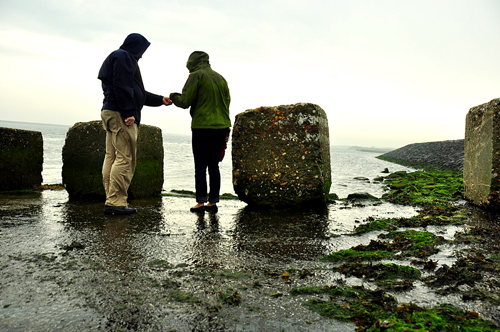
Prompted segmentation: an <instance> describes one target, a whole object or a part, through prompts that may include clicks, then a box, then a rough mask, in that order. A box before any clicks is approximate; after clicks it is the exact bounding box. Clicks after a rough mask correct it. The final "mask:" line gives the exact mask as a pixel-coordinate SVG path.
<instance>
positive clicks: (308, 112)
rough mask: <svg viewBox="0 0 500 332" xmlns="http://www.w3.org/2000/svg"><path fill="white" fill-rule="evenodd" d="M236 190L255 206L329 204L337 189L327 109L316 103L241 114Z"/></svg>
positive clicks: (235, 136)
mask: <svg viewBox="0 0 500 332" xmlns="http://www.w3.org/2000/svg"><path fill="white" fill-rule="evenodd" d="M232 159H233V186H234V190H235V192H236V194H237V195H238V197H239V198H240V199H241V200H242V201H244V202H246V203H247V204H249V205H257V206H267V207H271V208H282V207H287V206H292V207H297V206H305V205H308V206H310V205H324V204H325V203H326V199H327V195H328V193H329V191H330V186H331V168H330V140H329V133H328V119H327V117H326V113H325V111H323V109H321V107H319V106H318V105H314V104H295V105H283V106H276V107H260V108H257V109H253V110H247V111H245V112H243V113H240V114H237V115H236V121H235V123H234V127H233V133H232Z"/></svg>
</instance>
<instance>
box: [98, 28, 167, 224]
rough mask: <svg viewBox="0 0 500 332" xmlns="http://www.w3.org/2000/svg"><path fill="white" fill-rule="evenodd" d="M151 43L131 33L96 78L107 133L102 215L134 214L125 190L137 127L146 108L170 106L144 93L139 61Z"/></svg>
mask: <svg viewBox="0 0 500 332" xmlns="http://www.w3.org/2000/svg"><path fill="white" fill-rule="evenodd" d="M150 44H151V43H150V42H149V41H148V40H147V39H146V38H145V37H144V36H142V35H140V34H138V33H132V34H130V35H128V36H127V38H125V41H124V42H123V45H122V46H120V48H119V49H118V50H116V51H113V52H112V53H111V54H110V55H108V57H107V58H106V59H105V60H104V62H103V64H102V66H101V69H100V70H99V75H98V78H99V79H100V80H101V82H102V91H103V94H104V100H103V105H102V109H101V118H102V125H103V127H104V129H105V130H106V155H105V157H104V163H103V166H102V179H103V185H104V190H105V192H106V203H105V205H104V213H105V214H133V213H136V212H137V211H136V209H134V208H131V207H129V206H128V203H127V198H128V194H127V190H128V188H129V186H130V182H131V181H132V177H133V176H134V172H135V166H136V155H137V135H138V126H139V124H140V122H141V110H142V107H143V106H144V105H146V106H161V105H166V106H168V105H170V104H172V102H171V101H170V99H169V98H168V97H163V96H160V95H156V94H153V93H150V92H148V91H146V90H145V88H144V84H143V82H142V77H141V71H140V70H139V64H138V61H139V59H140V58H141V57H142V55H143V54H144V52H145V51H146V49H147V48H148V47H149V45H150Z"/></svg>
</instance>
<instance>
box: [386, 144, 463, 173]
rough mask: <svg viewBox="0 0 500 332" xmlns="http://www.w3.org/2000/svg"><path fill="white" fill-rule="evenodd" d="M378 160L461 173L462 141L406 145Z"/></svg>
mask: <svg viewBox="0 0 500 332" xmlns="http://www.w3.org/2000/svg"><path fill="white" fill-rule="evenodd" d="M378 158H379V159H382V160H387V161H391V162H394V163H397V164H401V165H405V166H409V167H414V168H428V167H429V166H430V167H431V168H437V169H443V170H451V171H460V172H461V171H462V170H463V167H464V140H463V139H458V140H449V141H437V142H426V143H413V144H408V145H406V146H403V147H402V148H399V149H396V150H393V151H390V152H387V153H384V154H383V155H381V156H379V157H378Z"/></svg>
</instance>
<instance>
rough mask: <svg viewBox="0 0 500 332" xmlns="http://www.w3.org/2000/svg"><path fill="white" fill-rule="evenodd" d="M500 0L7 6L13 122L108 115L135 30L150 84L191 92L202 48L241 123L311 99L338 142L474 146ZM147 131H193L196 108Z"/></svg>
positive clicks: (1, 16) (161, 118)
mask: <svg viewBox="0 0 500 332" xmlns="http://www.w3.org/2000/svg"><path fill="white" fill-rule="evenodd" d="M499 17H500V1H498V0H474V1H472V0H419V1H410V0H328V1H326V0H324V1H323V0H307V1H298V0H266V1H259V0H251V1H246V0H243V1H229V0H226V1H224V0H142V1H137V0H134V1H132V0H120V1H118V0H98V1H96V0H64V1H61V0H43V1H42V0H0V76H1V81H0V92H1V98H0V119H1V120H8V121H23V122H40V123H53V124H65V125H73V124H74V123H76V122H80V121H91V120H98V119H100V108H101V106H102V90H101V87H100V81H99V80H97V72H98V70H99V68H100V66H101V64H102V62H103V60H104V58H105V57H106V56H107V55H108V54H109V53H110V52H112V51H113V50H115V49H117V48H119V46H120V45H121V44H122V42H123V40H124V39H125V37H126V36H127V35H128V34H129V33H131V32H137V33H141V34H143V35H144V36H145V37H146V38H147V39H148V40H149V41H150V42H151V46H150V47H149V49H148V50H147V51H146V53H145V54H144V56H143V58H142V59H141V60H140V61H139V65H140V67H141V72H142V75H143V80H144V83H145V86H146V89H147V90H148V91H150V92H153V93H157V94H162V95H168V94H169V93H170V92H180V91H181V90H182V87H183V85H184V83H185V81H186V79H187V77H188V71H187V69H186V67H185V65H186V60H187V58H188V56H189V54H190V53H191V52H192V51H195V50H201V51H205V52H207V53H208V54H209V55H210V63H211V65H212V68H213V69H214V70H216V71H217V72H219V73H220V74H222V75H223V76H224V77H225V78H226V80H227V81H228V83H229V88H230V91H231V97H232V102H231V115H232V118H233V120H234V116H235V115H236V114H237V113H240V112H243V111H245V110H247V109H253V108H257V107H260V106H277V105H286V104H295V103H299V102H308V103H314V104H318V105H319V106H320V107H321V108H323V109H324V110H325V111H326V113H327V114H328V122H329V128H330V141H331V144H332V145H362V146H378V147H394V148H397V147H401V146H404V145H406V144H410V143H417V142H428V141H441V140H450V139H460V138H464V131H465V116H466V114H467V112H468V110H469V109H470V108H471V107H473V106H477V105H479V104H483V103H486V102H488V101H490V100H491V99H494V98H499V97H500V19H499ZM142 114H143V115H142V121H143V123H145V124H150V125H155V126H158V127H160V128H161V129H162V130H163V132H164V133H177V134H186V135H190V117H189V112H188V111H187V110H182V109H180V108H176V107H175V106H169V107H158V108H153V107H145V108H144V109H143V111H142Z"/></svg>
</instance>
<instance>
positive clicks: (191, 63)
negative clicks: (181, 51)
mask: <svg viewBox="0 0 500 332" xmlns="http://www.w3.org/2000/svg"><path fill="white" fill-rule="evenodd" d="M205 66H210V63H209V61H208V54H207V53H205V52H203V51H194V52H193V53H191V55H190V56H189V59H188V61H187V64H186V67H187V69H189V72H190V73H192V72H193V71H196V70H198V69H200V68H202V67H205Z"/></svg>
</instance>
